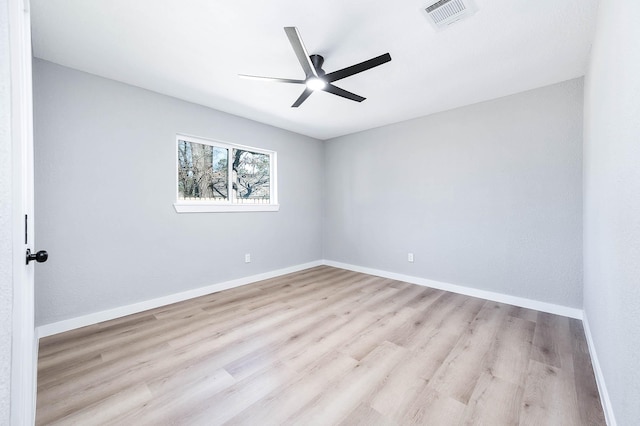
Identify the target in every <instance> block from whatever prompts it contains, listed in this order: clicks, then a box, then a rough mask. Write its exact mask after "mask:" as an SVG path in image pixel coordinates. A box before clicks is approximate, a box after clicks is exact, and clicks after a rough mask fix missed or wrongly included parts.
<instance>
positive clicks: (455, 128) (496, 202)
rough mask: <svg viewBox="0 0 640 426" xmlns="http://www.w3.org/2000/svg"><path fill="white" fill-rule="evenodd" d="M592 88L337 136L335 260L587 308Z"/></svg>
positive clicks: (331, 177)
mask: <svg viewBox="0 0 640 426" xmlns="http://www.w3.org/2000/svg"><path fill="white" fill-rule="evenodd" d="M582 86H583V82H582V79H577V80H572V81H568V82H564V83H561V84H557V85H554V86H550V87H545V88H541V89H537V90H533V91H529V92H526V93H521V94H517V95H513V96H509V97H505V98H501V99H497V100H494V101H490V102H483V103H480V104H476V105H472V106H468V107H464V108H459V109H455V110H452V111H448V112H444V113H440V114H435V115H431V116H428V117H423V118H419V119H415V120H411V121H407V122H403V123H399V124H395V125H390V126H385V127H381V128H378V129H373V130H369V131H365V132H361V133H357V134H353V135H348V136H344V137H340V138H337V139H333V140H330V141H327V142H326V145H325V164H326V166H325V214H324V224H325V227H324V257H325V259H330V260H334V261H339V262H345V263H349V264H354V265H359V266H365V267H371V268H376V269H381V270H386V271H392V272H397V273H402V274H408V275H412V276H416V277H422V278H428V279H432V280H437V281H443V282H447V283H452V284H459V285H465V286H469V287H474V288H477V289H482V290H487V291H494V292H500V293H503V294H508V295H513V296H519V297H525V298H530V299H534V300H538V301H543V302H549V303H555V304H559V305H564V306H569V307H576V308H580V307H581V306H582V221H581V217H582V195H581V194H582ZM408 252H413V253H414V254H415V263H408V262H407V253H408Z"/></svg>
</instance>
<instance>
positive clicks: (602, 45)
mask: <svg viewBox="0 0 640 426" xmlns="http://www.w3.org/2000/svg"><path fill="white" fill-rule="evenodd" d="M639 17H640V2H638V1H637V0H619V1H613V0H603V1H601V2H600V9H599V16H598V23H597V30H596V36H595V40H594V45H593V50H592V58H591V62H590V66H589V71H588V73H587V78H586V83H585V144H584V153H585V159H584V160H585V161H584V197H585V199H584V260H585V268H584V310H585V313H586V316H587V319H588V322H589V325H590V328H591V333H592V336H593V341H594V343H595V345H594V346H595V349H596V353H597V354H598V359H599V361H600V366H601V368H602V372H603V375H604V378H605V383H606V386H607V389H608V391H609V395H610V398H611V402H612V406H613V409H614V412H615V417H616V420H617V422H618V424H619V425H637V424H638V421H640V362H639V361H638V359H640V358H639V354H640V325H639V324H640V77H639V76H640V43H639V41H640V27H638V18H639Z"/></svg>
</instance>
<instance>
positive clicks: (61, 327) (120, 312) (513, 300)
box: [36, 260, 582, 338]
mask: <svg viewBox="0 0 640 426" xmlns="http://www.w3.org/2000/svg"><path fill="white" fill-rule="evenodd" d="M320 265H327V266H333V267H336V268H342V269H347V270H350V271H355V272H362V273H364V274H369V275H376V276H379V277H385V278H391V279H394V280H399V281H404V282H408V283H412V284H417V285H422V286H425V287H431V288H437V289H440V290H445V291H451V292H453V293H459V294H465V295H467V296H473V297H478V298H481V299H487V300H493V301H495V302H501V303H508V304H510V305H515V306H521V307H524V308H529V309H535V310H538V311H542V312H549V313H552V314H557V315H563V316H566V317H570V318H577V319H582V310H580V309H576V308H569V307H566V306H560V305H554V304H551V303H545V302H539V301H536V300H531V299H525V298H521V297H516V296H510V295H506V294H501V293H494V292H490V291H485V290H478V289H475V288H471V287H464V286H459V285H455V284H449V283H444V282H440V281H434V280H429V279H426V278H419V277H413V276H410V275H403V274H398V273H395V272H388V271H382V270H379V269H372V268H367V267H363V266H357V265H350V264H347V263H340V262H335V261H332V260H318V261H314V262H309V263H304V264H300V265H295V266H291V267H288V268H283V269H278V270H275V271H270V272H265V273H262V274H257V275H251V276H248V277H243V278H238V279H235V280H231V281H225V282H222V283H217V284H213V285H210V286H206V287H200V288H196V289H192V290H188V291H184V292H181V293H176V294H170V295H168V296H163V297H159V298H156V299H151V300H146V301H143V302H138V303H133V304H131V305H126V306H120V307H117V308H113V309H108V310H105V311H100V312H95V313H92V314H87V315H83V316H80V317H76V318H71V319H68V320H63V321H58V322H55V323H51V324H45V325H41V326H39V327H37V328H36V336H37V337H38V338H42V337H47V336H51V335H54V334H58V333H63V332H65V331H69V330H74V329H77V328H80V327H86V326H88V325H93V324H97V323H99V322H103V321H108V320H112V319H115V318H121V317H124V316H127V315H131V314H136V313H139V312H143V311H146V310H149V309H154V308H158V307H160V306H165V305H170V304H172V303H176V302H182V301H184V300H188V299H192V298H194V297H200V296H204V295H206V294H211V293H215V292H217V291H222V290H228V289H230V288H235V287H240V286H243V285H247V284H251V283H254V282H257V281H262V280H266V279H269V278H274V277H278V276H281V275H285V274H290V273H292V272H298V271H301V270H304V269H308V268H313V267H315V266H320Z"/></svg>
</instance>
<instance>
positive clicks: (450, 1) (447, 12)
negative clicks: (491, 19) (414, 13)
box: [424, 0, 478, 29]
mask: <svg viewBox="0 0 640 426" xmlns="http://www.w3.org/2000/svg"><path fill="white" fill-rule="evenodd" d="M476 10H478V9H477V8H476V5H475V4H474V3H473V0H440V1H437V2H435V3H432V4H431V6H427V7H426V8H425V9H424V11H425V13H426V15H427V18H428V19H429V22H431V24H432V25H433V26H434V27H435V28H436V29H442V28H444V27H446V26H447V25H451V24H453V23H454V22H456V21H459V20H460V19H463V18H466V17H467V16H471V15H473V14H474V13H476Z"/></svg>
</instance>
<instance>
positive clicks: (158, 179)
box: [34, 60, 323, 325]
mask: <svg viewBox="0 0 640 426" xmlns="http://www.w3.org/2000/svg"><path fill="white" fill-rule="evenodd" d="M34 98H35V101H34V103H35V105H34V107H35V111H34V116H35V161H36V166H35V170H36V176H35V190H36V192H35V199H36V218H37V222H36V232H37V236H38V246H39V247H40V248H43V249H46V250H48V251H49V253H50V258H49V261H48V262H47V263H46V264H43V266H42V267H40V268H37V273H36V324H37V325H41V324H47V323H51V322H55V321H58V320H63V319H68V318H73V317H77V316H80V315H83V314H88V313H93V312H97V311H101V310H105V309H109V308H114V307H119V306H123V305H127V304H131V303H135V302H139V301H144V300H148V299H152V298H156V297H160V296H164V295H169V294H173V293H177V292H181V291H185V290H189V289H193V288H198V287H202V286H206V285H210V284H215V283H218V282H223V281H226V280H230V279H234V278H240V277H245V276H249V275H253V274H257V273H262V272H267V271H271V270H276V269H280V268H284V267H288V266H292V265H297V264H301V263H305V262H310V261H314V260H318V259H320V258H321V257H322V246H321V243H322V236H321V226H322V221H321V211H322V188H321V185H322V170H323V169H322V150H323V148H322V142H321V141H318V140H315V139H311V138H307V137H304V136H300V135H297V134H294V133H291V132H287V131H284V130H280V129H276V128H274V127H270V126H266V125H263V124H259V123H256V122H253V121H250V120H246V119H243V118H239V117H236V116H232V115H228V114H224V113H221V112H218V111H214V110H211V109H208V108H205V107H201V106H197V105H194V104H190V103H187V102H183V101H180V100H177V99H174V98H170V97H167V96H163V95H159V94H157V93H153V92H149V91H146V90H142V89H139V88H136V87H133V86H128V85H125V84H121V83H118V82H115V81H112V80H107V79H103V78H99V77H96V76H93V75H90V74H86V73H82V72H79V71H75V70H71V69H69V68H64V67H61V66H58V65H55V64H52V63H49V62H45V61H41V60H35V63H34ZM176 132H181V133H187V134H192V135H197V136H202V137H205V138H212V139H219V140H223V141H228V142H233V143H239V144H245V145H250V146H255V147H259V148H265V149H272V150H275V151H277V152H278V179H279V201H280V205H281V207H280V211H279V212H260V213H200V214H178V213H176V212H175V210H174V208H173V205H172V203H173V202H174V201H175V179H176V177H175V162H176V154H175V150H176V144H175V134H176ZM244 253H251V256H252V263H249V264H245V263H244Z"/></svg>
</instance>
